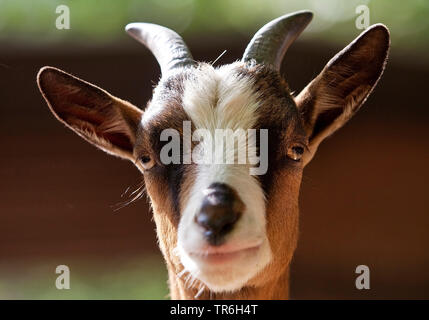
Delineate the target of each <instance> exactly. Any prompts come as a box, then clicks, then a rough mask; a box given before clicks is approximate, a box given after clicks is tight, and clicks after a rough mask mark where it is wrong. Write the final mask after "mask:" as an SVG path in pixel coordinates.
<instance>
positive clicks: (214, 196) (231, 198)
mask: <svg viewBox="0 0 429 320" xmlns="http://www.w3.org/2000/svg"><path fill="white" fill-rule="evenodd" d="M243 210H244V203H243V202H242V201H241V199H240V198H239V197H238V195H237V193H236V192H235V190H234V189H232V188H231V187H229V186H227V185H226V184H223V183H214V184H212V185H210V187H209V188H208V189H206V190H205V197H204V200H203V204H202V206H201V209H200V211H199V212H198V214H197V215H196V217H195V222H196V223H197V224H198V225H200V226H201V227H202V228H203V229H204V237H205V238H206V240H207V241H208V242H209V243H210V244H211V245H214V246H219V245H221V244H222V243H223V242H224V238H225V235H226V234H228V233H229V232H230V231H231V230H232V229H233V227H234V224H235V223H236V222H237V221H238V219H239V218H240V216H241V214H242V212H243Z"/></svg>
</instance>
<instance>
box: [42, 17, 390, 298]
mask: <svg viewBox="0 0 429 320" xmlns="http://www.w3.org/2000/svg"><path fill="white" fill-rule="evenodd" d="M311 19H312V13H311V12H308V11H299V12H295V13H292V14H289V15H285V16H282V17H279V18H277V19H275V20H273V21H271V22H269V23H268V24H266V25H265V26H264V27H262V28H261V29H260V30H259V31H258V32H257V33H256V34H255V35H254V37H253V38H252V40H251V41H250V43H249V44H248V46H247V48H246V50H245V52H244V55H243V57H242V59H241V61H237V62H234V63H232V64H227V65H223V66H220V67H216V68H215V67H213V66H212V65H211V64H208V63H202V62H196V61H195V60H193V58H192V55H191V53H190V51H189V49H188V48H187V46H186V44H185V43H184V41H183V39H182V38H181V37H180V36H179V35H178V34H177V33H175V32H174V31H172V30H170V29H167V28H165V27H162V26H159V25H155V24H148V23H131V24H129V25H127V27H126V30H127V32H128V33H129V34H130V35H131V36H132V37H134V38H135V39H137V40H138V41H139V42H141V43H143V44H144V45H145V46H146V47H147V48H148V49H149V50H151V52H152V53H153V54H154V56H155V57H156V59H157V61H158V63H159V65H160V67H161V73H162V76H161V79H160V80H159V83H158V84H157V86H156V88H155V89H154V91H153V97H152V100H151V101H150V102H149V103H148V105H147V107H146V109H145V110H144V111H142V110H141V109H140V108H137V107H135V106H133V105H132V104H130V103H129V102H126V101H124V100H121V99H118V98H116V97H114V96H112V95H110V94H109V93H108V92H106V91H104V90H102V89H100V88H98V87H96V86H94V85H92V84H90V83H88V82H85V81H83V80H80V79H78V78H76V77H74V76H72V75H70V74H68V73H65V72H63V71H61V70H58V69H56V68H53V67H43V68H42V69H41V70H40V71H39V73H38V76H37V83H38V86H39V89H40V91H41V93H42V95H43V97H44V99H45V100H46V102H47V104H48V106H49V108H50V110H51V111H52V113H53V114H54V115H55V117H56V118H57V119H58V120H59V121H61V122H62V123H63V124H64V125H65V126H66V127H68V128H70V129H71V130H73V131H74V132H75V133H77V134H78V135H79V136H81V137H82V138H84V139H85V140H87V141H88V142H89V143H91V144H93V145H95V146H96V147H98V148H100V149H101V150H103V151H105V152H107V153H109V154H112V155H115V156H118V157H120V158H123V159H128V160H131V161H132V162H133V163H134V164H135V165H136V166H137V168H138V169H139V170H140V171H141V172H142V175H143V177H144V183H145V186H146V189H147V193H148V195H149V197H150V201H151V205H152V209H153V215H154V220H155V223H156V229H157V237H158V239H159V246H160V249H161V251H162V254H163V256H164V258H165V261H166V265H167V268H168V276H169V286H170V295H171V298H173V299H195V298H201V299H287V298H289V269H290V263H291V259H292V256H293V253H294V250H295V248H296V245H297V239H298V216H299V214H298V211H299V210H298V198H299V191H300V184H301V178H302V172H303V168H304V167H305V166H306V165H307V164H308V163H309V161H310V160H311V159H312V158H313V156H314V154H315V152H316V150H317V148H318V146H319V144H320V143H321V142H322V140H324V139H325V138H326V137H328V136H330V135H331V134H332V133H334V132H335V131H336V130H337V129H339V128H340V127H341V126H343V125H344V124H345V123H346V122H347V121H348V120H349V119H350V118H351V117H352V116H353V115H354V114H355V113H356V112H357V111H358V110H359V108H360V107H361V106H362V104H363V103H364V102H365V100H366V99H367V97H368V96H369V94H370V93H371V92H372V90H373V88H374V87H375V85H376V84H377V82H378V80H379V78H380V77H381V75H382V73H383V70H384V68H385V64H386V61H387V57H388V52H389V47H390V35H389V31H388V29H387V28H386V27H385V26H384V25H382V24H376V25H373V26H371V27H369V28H367V30H365V31H364V32H363V33H362V34H361V35H360V36H358V37H357V38H356V39H355V40H354V41H353V42H351V43H350V44H349V45H348V46H347V47H345V48H344V49H343V50H342V51H340V52H339V53H338V54H337V55H335V56H334V57H333V58H332V59H331V60H330V61H329V62H328V63H327V65H326V66H325V68H324V69H323V70H322V71H321V73H320V74H319V75H318V76H317V77H316V78H314V79H313V80H312V81H311V82H310V83H309V84H308V85H307V86H306V87H305V88H304V89H303V90H302V91H301V92H300V93H299V94H298V95H296V96H294V95H293V94H292V93H291V91H290V90H289V88H288V84H287V83H286V81H285V80H284V79H283V78H282V76H281V75H280V66H281V62H282V60H283V56H284V54H285V52H286V50H287V49H288V47H289V46H290V45H291V44H292V43H293V42H294V40H295V39H296V38H297V37H298V36H299V34H300V33H301V32H302V31H303V30H304V28H305V27H306V26H307V25H308V24H309V22H310V21H311ZM185 121H189V122H190V123H191V127H190V128H191V129H190V130H192V131H193V132H195V131H196V130H199V129H205V130H207V131H209V132H211V133H213V132H214V131H215V130H217V129H234V130H235V129H244V130H248V129H256V130H262V129H264V130H266V132H268V140H267V144H268V145H267V147H268V149H267V150H268V151H267V152H268V158H267V159H268V170H267V172H266V173H264V174H261V175H252V174H250V173H249V170H248V169H249V168H252V167H254V164H249V163H245V164H217V163H216V164H215V163H212V164H210V163H203V164H201V163H195V162H192V161H191V163H185V162H184V161H183V158H184V157H185V156H184V155H182V156H181V157H182V158H181V160H182V161H181V163H170V164H165V163H163V161H161V159H160V153H161V150H162V148H163V147H165V146H166V145H167V144H168V143H171V141H172V140H168V139H161V136H162V134H163V132H165V130H169V129H174V130H176V131H177V132H179V134H180V135H184V134H185V133H184V127H183V123H184V122H185ZM168 141H169V142H168ZM204 143H205V139H202V140H201V141H200V144H197V143H195V141H191V142H188V143H186V144H187V146H185V140H183V142H180V140H179V142H177V143H176V144H179V145H178V146H176V147H179V150H187V152H189V151H190V150H193V149H195V148H197V147H198V146H200V147H199V151H200V152H203V153H204V152H206V151H207V152H208V151H209V150H208V149H210V148H211V147H207V146H206V145H205V144H204ZM247 143H248V144H250V143H249V142H247ZM173 147H174V146H173ZM248 147H249V146H248ZM250 147H252V148H253V149H254V150H255V149H256V150H257V152H260V148H261V147H258V146H257V145H256V144H253V145H250ZM225 152H231V150H225ZM233 152H234V154H235V151H233Z"/></svg>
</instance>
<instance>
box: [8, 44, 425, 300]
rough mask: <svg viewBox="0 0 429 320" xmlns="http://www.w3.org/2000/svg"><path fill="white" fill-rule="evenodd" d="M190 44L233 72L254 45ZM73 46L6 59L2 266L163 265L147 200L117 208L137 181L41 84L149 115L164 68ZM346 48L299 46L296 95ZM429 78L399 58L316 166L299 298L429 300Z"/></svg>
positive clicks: (299, 266) (300, 255)
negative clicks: (45, 79)
mask: <svg viewBox="0 0 429 320" xmlns="http://www.w3.org/2000/svg"><path fill="white" fill-rule="evenodd" d="M190 47H191V48H192V49H193V52H194V56H195V58H196V59H201V60H206V61H210V60H214V59H215V58H216V56H217V55H218V54H220V53H221V52H222V51H223V50H224V49H225V48H226V49H228V53H227V55H226V56H224V57H223V58H222V59H221V60H220V62H219V63H227V62H231V61H233V60H235V59H238V58H239V57H240V53H241V52H242V50H243V49H244V47H245V39H240V40H239V41H238V40H236V39H235V40H234V41H231V42H222V43H219V40H218V39H217V40H214V41H207V40H206V41H199V40H197V39H195V40H194V41H190ZM69 49H70V50H67V47H66V48H65V49H64V48H62V50H61V52H56V51H52V50H45V51H44V50H38V51H34V52H32V51H23V50H20V51H18V50H16V51H14V50H9V52H8V53H3V54H1V53H0V63H1V65H0V96H1V101H2V102H1V103H2V105H1V107H0V124H1V126H0V134H1V135H0V136H1V138H0V139H1V144H2V149H1V150H2V151H1V158H0V199H1V201H0V265H8V264H11V265H12V264H14V263H17V262H16V261H21V260H26V261H30V264H31V261H33V260H43V259H50V258H52V257H57V256H76V257H91V258H100V259H106V261H109V260H112V259H115V258H116V257H118V256H127V255H129V256H132V255H134V254H138V253H141V252H145V253H151V254H153V253H154V254H157V255H158V257H159V259H161V257H160V255H159V253H158V249H157V247H156V238H155V232H154V224H153V222H152V221H151V217H150V213H149V212H148V205H147V203H146V200H145V199H142V200H140V201H138V202H137V203H134V204H132V205H130V206H128V207H126V208H124V209H122V210H120V211H118V212H116V213H114V212H113V211H112V209H111V208H110V205H114V204H116V203H118V202H121V201H122V200H123V199H122V198H121V197H120V195H121V193H122V192H123V191H125V189H126V188H127V187H128V186H136V185H137V184H138V183H139V182H140V177H139V174H138V172H137V170H136V169H134V168H133V166H132V164H131V163H128V162H126V161H121V160H118V159H115V158H112V157H109V156H107V155H105V154H103V153H102V152H100V151H98V150H96V149H95V148H93V147H92V146H90V145H88V144H87V143H86V142H84V141H83V140H81V139H80V138H79V137H77V136H75V135H74V134H73V133H72V132H70V131H69V130H65V129H64V128H63V127H62V125H61V124H60V123H59V122H57V121H55V120H54V118H53V117H52V116H51V115H50V113H49V111H48V108H47V107H46V105H45V103H44V101H42V98H41V96H40V94H39V92H38V90H37V88H36V84H35V75H36V73H37V71H38V69H39V67H41V66H43V65H52V66H56V67H59V68H62V69H64V70H66V71H69V72H71V73H73V74H75V75H77V76H79V77H82V78H83V79H85V80H88V81H90V82H93V83H95V84H98V85H100V86H101V87H103V88H105V89H106V90H108V91H110V92H111V93H113V94H114V95H117V96H120V97H121V98H123V99H127V100H130V101H131V102H133V103H135V104H136V105H139V106H144V104H145V101H146V100H147V99H148V98H149V97H150V93H151V88H152V83H153V82H156V80H157V77H158V67H157V65H156V62H155V60H154V59H153V58H152V57H151V56H150V55H149V54H148V52H147V51H145V50H144V49H143V47H141V46H138V45H137V44H135V45H129V46H126V48H125V49H124V50H120V48H103V49H99V50H80V49H79V48H69ZM339 49H340V48H326V47H325V46H324V45H322V44H319V45H317V44H315V45H312V46H310V45H308V44H305V43H297V44H296V45H295V47H294V48H292V49H291V51H290V52H289V53H288V55H287V58H286V61H285V66H284V67H285V68H284V71H285V74H286V78H287V79H289V80H290V84H291V87H292V88H293V89H294V90H297V91H299V89H301V88H302V87H303V86H304V85H305V84H306V82H308V81H309V80H310V79H311V77H313V76H315V75H316V74H317V73H318V71H320V70H321V68H322V67H323V65H324V63H325V62H326V61H327V60H328V59H329V58H330V57H331V56H332V55H333V54H334V53H335V52H336V51H338V50H339ZM393 52H394V50H393ZM428 76H429V65H424V64H423V65H417V64H415V63H414V62H413V61H409V60H408V61H407V60H401V59H400V58H399V57H398V58H396V57H395V54H393V57H392V58H391V60H390V62H389V64H388V68H387V70H386V72H385V75H384V77H383V79H382V80H381V82H380V83H379V85H378V88H377V89H376V90H375V92H374V93H373V95H372V97H371V98H370V99H369V100H368V101H367V103H366V105H365V106H364V108H363V109H362V110H361V111H360V113H359V114H358V115H357V116H356V117H355V118H354V119H353V120H352V121H351V122H350V123H349V124H348V125H347V126H346V127H345V128H343V129H342V130H341V131H340V132H339V133H337V134H336V135H335V136H334V137H332V138H330V139H328V140H327V141H326V142H325V143H324V144H323V145H322V147H321V148H320V149H319V152H318V154H317V156H316V157H315V159H314V160H313V162H312V163H311V164H310V165H309V166H308V168H306V170H305V174H304V180H303V187H302V197H301V208H302V210H301V211H302V213H301V228H300V230H301V235H300V241H299V247H298V250H297V253H296V256H295V260H294V263H293V268H292V297H293V298H429V273H428V272H427V271H428V270H429V250H428V249H429V235H428V229H429V210H428V209H429V208H428V207H429V206H428V200H427V186H426V184H427V181H429V174H428V169H427V161H428V159H429V157H428V156H429V148H428V129H427V123H428V120H429V112H428V105H427V102H425V101H426V98H425V96H426V93H427V83H426V79H427V77H428ZM151 81H152V82H151ZM360 264H365V265H368V266H369V267H370V270H371V290H369V291H358V290H356V289H355V287H354V280H355V277H356V275H355V273H354V270H355V268H356V266H357V265H360Z"/></svg>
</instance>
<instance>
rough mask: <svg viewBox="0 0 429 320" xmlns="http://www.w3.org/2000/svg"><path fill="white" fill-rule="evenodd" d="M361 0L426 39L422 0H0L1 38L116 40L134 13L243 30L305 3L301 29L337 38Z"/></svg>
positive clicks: (401, 29) (396, 29)
mask: <svg viewBox="0 0 429 320" xmlns="http://www.w3.org/2000/svg"><path fill="white" fill-rule="evenodd" d="M61 4H65V5H67V6H69V8H70V27H71V28H70V29H69V30H57V29H56V28H55V20H56V18H57V16H58V15H59V14H57V13H55V9H56V7H57V6H58V5H61ZM361 4H366V5H367V6H368V7H369V9H370V23H371V24H373V23H377V22H382V23H385V24H386V25H387V26H388V27H389V28H390V29H391V31H392V39H393V42H394V43H395V44H397V45H400V46H404V47H407V48H411V49H415V48H417V49H418V48H425V47H427V45H428V41H427V34H428V31H429V19H428V18H427V17H428V16H429V1H427V0H408V1H399V0H371V1H370V0H347V1H344V0H288V1H284V0H252V1H249V0H216V1H208V0H121V1H118V0H37V1H36V0H0V39H6V40H9V41H18V42H22V43H24V44H26V45H37V44H40V42H42V41H49V42H58V41H74V42H85V41H86V42H88V41H91V42H92V43H105V42H113V41H118V40H119V41H121V39H124V37H125V36H124V31H123V29H124V26H125V25H126V24H127V23H129V22H133V21H134V22H135V21H145V22H154V23H158V24H163V25H166V26H168V27H170V28H173V29H175V30H177V31H178V32H179V33H186V34H187V35H188V34H189V35H202V34H206V33H211V34H217V33H220V34H222V35H224V36H227V35H228V34H230V35H234V34H237V33H245V34H246V35H248V34H249V33H251V32H253V31H255V30H256V29H257V28H258V27H260V26H261V25H262V24H263V23H265V22H266V21H268V20H269V19H272V18H275V17H277V16H280V15H282V14H285V13H288V12H292V11H295V10H301V9H309V10H312V11H313V12H314V13H315V19H314V21H313V23H312V25H311V26H310V28H309V30H308V31H309V32H308V33H307V36H309V37H315V38H321V39H322V40H328V41H340V42H341V43H342V42H343V40H344V39H350V38H351V37H352V36H355V35H356V34H358V33H359V30H357V29H356V27H355V19H356V17H357V14H356V13H355V9H356V7H357V6H358V5H361Z"/></svg>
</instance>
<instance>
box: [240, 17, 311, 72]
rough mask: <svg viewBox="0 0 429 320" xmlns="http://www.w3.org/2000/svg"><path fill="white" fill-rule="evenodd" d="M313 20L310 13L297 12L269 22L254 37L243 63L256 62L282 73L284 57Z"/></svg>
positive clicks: (248, 46) (245, 52) (244, 55)
mask: <svg viewBox="0 0 429 320" xmlns="http://www.w3.org/2000/svg"><path fill="white" fill-rule="evenodd" d="M312 18H313V13H311V12H310V11H297V12H294V13H291V14H287V15H284V16H281V17H279V18H277V19H275V20H272V21H270V22H268V23H267V24H266V25H265V26H263V27H262V28H261V29H259V31H258V32H257V33H256V34H255V35H254V36H253V38H252V40H251V41H250V42H249V44H248V45H247V48H246V51H244V54H243V58H242V59H241V61H243V62H247V61H250V60H252V59H253V60H255V61H256V62H257V63H261V64H265V65H268V66H271V67H274V68H275V69H276V70H277V71H280V66H281V63H282V60H283V56H284V55H285V53H286V50H287V49H288V48H289V46H290V45H291V44H292V43H293V42H294V41H295V39H296V38H297V37H298V36H299V35H300V34H301V32H302V31H303V30H304V29H305V27H306V26H307V25H308V24H309V23H310V21H311V19H312Z"/></svg>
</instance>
